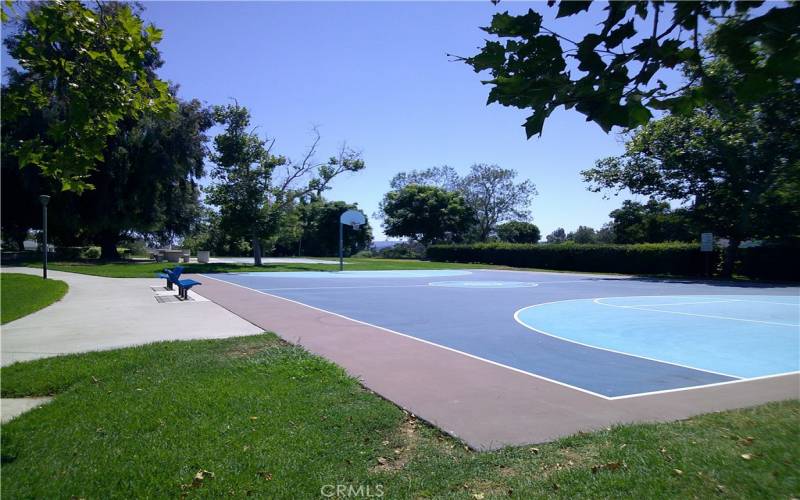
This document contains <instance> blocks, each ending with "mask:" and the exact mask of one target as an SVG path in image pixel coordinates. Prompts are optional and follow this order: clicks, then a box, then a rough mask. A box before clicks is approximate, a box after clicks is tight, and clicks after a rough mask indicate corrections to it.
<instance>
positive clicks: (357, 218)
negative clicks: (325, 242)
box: [339, 209, 367, 271]
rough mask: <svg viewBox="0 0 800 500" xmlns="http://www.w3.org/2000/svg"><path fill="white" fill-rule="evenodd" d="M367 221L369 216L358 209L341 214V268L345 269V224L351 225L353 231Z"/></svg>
mask: <svg viewBox="0 0 800 500" xmlns="http://www.w3.org/2000/svg"><path fill="white" fill-rule="evenodd" d="M366 223H367V218H366V217H365V216H364V214H362V213H361V212H359V211H358V210H352V209H351V210H346V211H345V212H344V213H342V215H340V216H339V270H340V271H342V270H344V226H350V227H351V228H353V231H358V228H360V227H361V226H363V225H364V224H366Z"/></svg>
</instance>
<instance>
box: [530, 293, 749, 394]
mask: <svg viewBox="0 0 800 500" xmlns="http://www.w3.org/2000/svg"><path fill="white" fill-rule="evenodd" d="M604 298H611V297H604ZM577 300H587V299H568V300H554V301H552V302H542V303H541V304H534V305H532V306H527V307H523V308H522V309H519V310H518V311H517V312H515V313H514V320H516V322H517V323H519V324H520V325H522V326H524V327H525V328H527V329H529V330H533V331H534V332H537V333H541V334H543V335H547V336H548V337H553V338H556V339H558V340H563V341H565V342H571V343H573V344H577V345H581V346H584V347H590V348H592V349H598V350H601V351H608V352H613V353H614V354H622V355H623V356H630V357H632V358H641V359H645V360H647V361H655V362H656V363H661V364H665V365H673V366H677V367H679V368H688V369H690V370H694V371H699V372H705V373H713V374H714V375H721V376H723V377H730V378H735V379H738V380H743V379H742V377H739V376H736V375H731V374H730V373H722V372H715V371H713V370H706V369H705V368H697V367H696V366H689V365H684V364H681V363H673V362H671V361H664V360H663V359H656V358H650V357H647V356H641V355H639V354H632V353H630V352H624V351H617V350H616V349H608V348H606V347H599V346H596V345H592V344H585V343H583V342H579V341H577V340H572V339H568V338H566V337H561V336H558V335H554V334H552V333H550V332H546V331H544V330H540V329H539V328H534V327H532V326H531V325H529V324H527V323H525V322H524V321H522V320H521V319H520V318H519V315H520V313H521V312H522V311H524V310H526V309H532V308H534V307H540V306H544V305H548V304H556V303H560V302H573V301H577ZM615 397H621V396H615Z"/></svg>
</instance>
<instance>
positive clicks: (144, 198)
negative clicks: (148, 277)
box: [2, 101, 212, 259]
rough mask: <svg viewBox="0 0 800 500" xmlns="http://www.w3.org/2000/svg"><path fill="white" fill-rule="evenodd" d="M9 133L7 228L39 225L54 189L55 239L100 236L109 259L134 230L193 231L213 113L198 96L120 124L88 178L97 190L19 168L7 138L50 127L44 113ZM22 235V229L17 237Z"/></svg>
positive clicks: (166, 234) (12, 125)
mask: <svg viewBox="0 0 800 500" xmlns="http://www.w3.org/2000/svg"><path fill="white" fill-rule="evenodd" d="M4 120H7V121H6V124H8V125H9V126H8V127H4V128H3V130H2V133H3V146H4V147H3V159H2V186H3V199H2V203H3V218H2V227H3V231H4V233H5V232H9V233H10V234H16V235H24V233H25V232H26V231H27V229H29V228H34V227H40V223H41V220H40V218H41V207H40V206H39V201H38V196H39V195H40V194H43V193H50V194H51V200H50V205H49V209H48V213H49V232H50V237H51V239H52V240H53V241H54V242H55V243H57V244H60V245H66V246H69V245H79V244H87V243H96V244H99V245H100V247H101V257H102V258H103V259H117V258H119V254H118V253H117V245H118V244H119V242H120V241H121V239H122V238H124V237H125V236H126V235H130V234H133V233H138V234H143V235H151V236H155V237H156V238H157V239H162V240H170V239H172V238H173V237H174V236H176V235H178V234H181V233H183V232H185V231H187V230H188V228H189V225H190V224H191V223H192V221H193V219H194V218H195V217H196V215H197V211H198V208H199V200H198V195H199V188H198V187H197V184H196V181H197V179H199V178H200V177H202V176H203V159H204V157H205V154H206V141H207V137H206V136H205V131H206V130H208V129H209V128H210V127H211V125H212V121H211V116H210V114H209V112H208V110H207V109H205V108H203V106H202V105H201V104H200V103H199V101H189V102H180V103H179V107H178V109H177V110H176V111H175V112H171V113H168V114H161V113H159V114H151V113H144V114H142V115H140V116H138V117H136V118H128V119H125V120H123V121H122V122H121V123H119V125H118V131H117V133H116V134H115V135H114V136H111V137H109V138H107V140H106V144H105V146H104V148H103V150H102V157H103V160H102V161H99V160H98V161H97V162H96V168H95V169H94V170H93V171H92V172H91V173H90V174H89V175H88V177H86V178H85V179H84V180H85V181H86V182H88V183H91V184H92V185H94V186H96V189H92V190H87V191H84V192H83V193H82V194H80V195H79V194H78V193H75V192H72V191H61V190H60V189H59V187H60V186H59V182H58V181H56V180H54V179H52V178H51V177H48V176H46V175H44V174H43V173H42V172H41V171H40V170H39V169H36V168H33V167H31V166H28V167H25V168H22V169H20V167H19V164H18V162H17V157H16V156H13V154H10V153H9V150H7V149H6V148H5V144H7V143H9V142H14V141H16V140H18V138H19V137H20V136H25V135H28V134H29V133H30V130H32V129H37V128H38V129H40V130H41V129H44V128H46V126H47V123H46V120H45V119H44V118H43V117H38V118H36V117H29V116H23V115H18V116H16V117H15V120H14V121H13V122H12V121H11V120H10V119H8V118H7V117H5V116H4ZM18 237H19V236H16V237H15V239H16V238H18Z"/></svg>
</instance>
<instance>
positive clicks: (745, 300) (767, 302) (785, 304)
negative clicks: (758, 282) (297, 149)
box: [730, 295, 800, 307]
mask: <svg viewBox="0 0 800 500" xmlns="http://www.w3.org/2000/svg"><path fill="white" fill-rule="evenodd" d="M734 297H735V295H734ZM730 301H732V302H753V303H757V304H776V305H781V306H792V307H800V300H798V301H797V303H796V304H790V303H788V302H770V301H769V300H750V299H730Z"/></svg>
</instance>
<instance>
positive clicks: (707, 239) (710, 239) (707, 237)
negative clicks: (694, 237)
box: [700, 233, 714, 252]
mask: <svg viewBox="0 0 800 500" xmlns="http://www.w3.org/2000/svg"><path fill="white" fill-rule="evenodd" d="M700 251H701V252H713V251H714V235H713V234H712V233H701V234H700Z"/></svg>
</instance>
